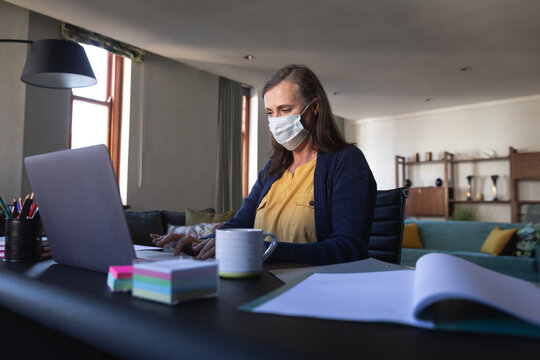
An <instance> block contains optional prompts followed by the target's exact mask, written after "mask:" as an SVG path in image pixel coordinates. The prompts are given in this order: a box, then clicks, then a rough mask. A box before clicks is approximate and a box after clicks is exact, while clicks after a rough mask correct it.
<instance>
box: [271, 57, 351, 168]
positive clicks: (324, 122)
mask: <svg viewBox="0 0 540 360" xmlns="http://www.w3.org/2000/svg"><path fill="white" fill-rule="evenodd" d="M283 81H289V82H291V83H293V84H296V85H298V89H299V91H300V96H302V98H303V99H304V101H305V102H306V104H309V103H310V102H312V101H313V100H314V99H315V98H317V99H318V100H319V113H318V114H317V115H315V117H314V119H313V126H312V128H311V131H310V133H309V135H308V137H309V141H310V143H311V145H312V146H313V147H314V148H316V149H317V151H318V152H323V153H325V152H334V151H338V150H341V149H344V148H346V147H349V146H352V145H354V144H350V143H348V142H346V141H345V139H344V138H343V135H341V133H340V132H339V130H338V128H337V127H336V124H335V122H334V116H333V115H332V110H331V108H330V102H329V101H328V97H327V96H326V92H325V91H324V89H323V87H322V85H321V82H320V81H319V79H318V78H317V76H316V75H315V74H314V73H313V71H311V70H310V69H309V68H308V67H306V66H304V65H295V64H292V65H287V66H285V67H283V68H281V69H279V70H278V71H276V72H275V73H274V74H273V75H272V76H271V77H270V79H269V80H268V81H267V82H266V84H265V85H264V88H263V91H262V96H263V97H264V95H265V94H266V92H267V91H269V90H270V89H272V88H273V87H275V86H276V85H278V84H279V83H281V82H283ZM271 138H272V154H271V155H272V158H273V161H272V164H271V165H270V167H269V168H268V172H267V173H266V175H267V176H272V175H275V174H278V173H280V172H282V171H284V170H285V169H287V168H288V167H289V166H290V165H291V164H292V162H293V155H292V151H289V150H287V149H285V148H284V147H283V146H282V145H280V144H279V143H278V142H277V141H276V140H275V139H274V137H273V136H271Z"/></svg>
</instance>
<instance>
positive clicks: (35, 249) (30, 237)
mask: <svg viewBox="0 0 540 360" xmlns="http://www.w3.org/2000/svg"><path fill="white" fill-rule="evenodd" d="M39 259H41V222H40V221H39V220H38V219H7V220H6V248H5V253H4V261H12V262H20V261H36V260H39Z"/></svg>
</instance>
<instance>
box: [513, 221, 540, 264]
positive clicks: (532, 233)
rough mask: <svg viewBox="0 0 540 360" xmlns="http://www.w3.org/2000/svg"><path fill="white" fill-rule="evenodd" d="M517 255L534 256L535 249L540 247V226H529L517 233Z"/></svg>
mask: <svg viewBox="0 0 540 360" xmlns="http://www.w3.org/2000/svg"><path fill="white" fill-rule="evenodd" d="M515 245H516V250H515V255H516V256H520V257H526V258H528V257H532V256H534V248H535V247H536V246H537V245H540V224H527V226H525V227H522V228H521V229H519V230H518V231H517V233H516V239H515Z"/></svg>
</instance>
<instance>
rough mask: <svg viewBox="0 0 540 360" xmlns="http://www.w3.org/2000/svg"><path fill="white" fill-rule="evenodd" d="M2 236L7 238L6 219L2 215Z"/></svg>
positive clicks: (0, 227)
mask: <svg viewBox="0 0 540 360" xmlns="http://www.w3.org/2000/svg"><path fill="white" fill-rule="evenodd" d="M0 236H6V217H5V216H3V215H2V214H0Z"/></svg>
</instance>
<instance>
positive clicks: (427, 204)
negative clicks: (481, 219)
mask: <svg viewBox="0 0 540 360" xmlns="http://www.w3.org/2000/svg"><path fill="white" fill-rule="evenodd" d="M508 153H509V155H508V156H495V157H490V158H487V157H486V158H471V159H454V154H452V153H450V152H448V151H445V152H444V156H443V158H442V159H440V160H431V161H427V160H422V161H406V160H405V157H404V156H400V155H396V156H395V166H396V187H398V186H400V184H402V185H401V186H403V184H405V179H406V168H407V167H409V166H416V165H427V164H442V165H443V174H444V176H441V178H442V180H443V186H442V187H440V188H433V187H425V188H411V189H410V191H411V193H410V196H409V199H408V200H407V208H406V214H407V215H415V216H435V215H437V216H444V218H445V219H446V220H448V219H449V218H450V216H451V212H452V206H451V205H453V204H501V205H507V204H510V211H511V218H512V222H518V221H519V214H520V209H519V207H520V206H521V205H527V204H531V205H533V204H540V200H519V193H518V192H519V191H518V190H519V189H518V182H519V181H524V180H525V181H530V180H536V181H538V180H540V152H525V153H518V152H517V151H516V150H515V149H514V148H513V147H510V148H509V151H508ZM486 161H487V162H492V161H506V162H508V165H509V168H510V169H509V170H510V199H509V200H496V201H493V200H480V201H479V200H454V199H452V198H453V197H454V196H453V193H452V188H453V187H454V186H455V173H456V170H455V168H456V165H458V164H461V163H479V162H486ZM400 180H401V181H400Z"/></svg>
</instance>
